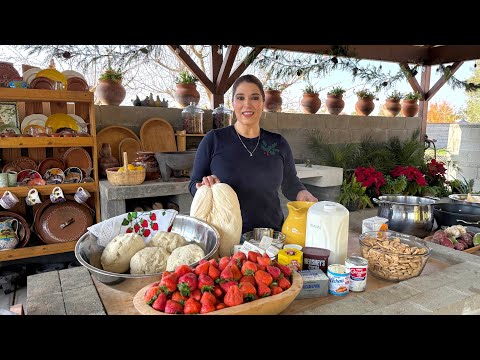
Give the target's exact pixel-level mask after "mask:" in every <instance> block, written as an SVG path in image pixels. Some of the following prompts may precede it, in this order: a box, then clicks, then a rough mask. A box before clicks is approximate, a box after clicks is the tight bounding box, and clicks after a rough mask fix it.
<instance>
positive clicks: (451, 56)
mask: <svg viewBox="0 0 480 360" xmlns="http://www.w3.org/2000/svg"><path fill="white" fill-rule="evenodd" d="M168 46H169V47H170V49H171V50H172V51H173V53H174V54H175V55H176V56H177V57H178V58H179V59H180V60H181V61H182V62H183V63H184V64H185V66H186V67H187V68H188V69H189V70H190V71H191V72H192V73H193V74H194V75H195V76H196V77H197V78H198V80H199V81H200V82H201V83H202V84H203V86H205V88H206V89H207V90H208V91H209V93H210V102H211V105H212V108H215V107H217V106H218V105H219V104H221V103H223V102H224V95H225V93H226V92H227V90H228V89H229V88H230V87H231V86H232V84H233V83H234V81H235V80H236V79H237V78H238V77H240V76H241V75H242V74H243V72H244V71H245V70H246V68H247V67H248V65H246V64H250V63H251V62H252V61H253V60H254V59H255V58H256V57H257V56H258V54H260V52H261V51H262V50H263V49H276V50H285V51H295V52H303V53H311V54H324V55H332V50H333V49H335V48H336V47H338V45H255V46H254V47H253V49H252V51H251V52H250V53H249V54H248V55H247V56H246V57H245V59H244V61H242V62H241V63H240V64H239V65H238V66H237V67H236V68H235V69H232V68H233V64H234V62H235V58H236V56H237V53H238V50H239V48H240V45H228V47H227V49H226V51H225V54H224V55H223V54H221V53H220V54H219V53H218V51H217V50H218V48H219V46H221V45H210V46H211V52H210V58H211V63H212V67H211V73H210V74H209V75H207V74H205V73H204V72H203V71H202V70H201V69H200V68H199V67H198V65H197V64H196V63H195V61H194V60H193V59H192V58H191V57H190V56H189V55H188V54H187V53H186V52H185V50H183V48H182V47H181V46H180V45H168ZM343 46H344V47H346V48H348V49H349V53H351V54H354V57H355V58H357V59H365V60H378V61H389V62H395V63H398V64H399V65H400V66H402V67H403V68H404V69H405V70H407V71H409V72H410V73H411V72H412V70H411V67H410V65H411V64H415V65H421V66H422V71H421V77H420V83H418V81H417V80H416V79H415V76H410V77H409V78H408V82H409V83H410V86H411V87H412V89H413V90H414V91H417V92H419V93H420V94H421V95H422V99H421V100H420V109H419V113H418V114H419V116H420V117H421V118H422V129H421V130H422V134H421V136H422V139H423V137H424V135H425V133H426V128H427V112H428V102H429V101H430V100H431V99H432V97H433V96H434V95H435V94H436V93H437V92H438V91H439V90H440V89H441V88H442V86H443V85H445V83H446V82H447V80H448V79H447V78H446V77H445V75H443V76H442V77H441V78H440V79H439V80H438V81H437V82H436V83H435V84H434V85H433V86H430V77H431V71H432V66H433V65H439V64H450V63H451V65H450V74H451V75H453V74H454V73H455V72H456V71H457V70H458V69H459V68H460V66H462V65H463V63H464V62H465V61H468V60H476V59H480V45H343ZM337 56H340V55H337ZM347 56H348V55H347ZM352 57H353V56H352ZM247 59H248V61H246V60H247ZM412 75H413V74H412Z"/></svg>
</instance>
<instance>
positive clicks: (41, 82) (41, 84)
mask: <svg viewBox="0 0 480 360" xmlns="http://www.w3.org/2000/svg"><path fill="white" fill-rule="evenodd" d="M35 76H37V74H36V75H35ZM54 85H55V84H54V82H53V81H52V80H50V79H49V78H46V77H44V76H40V77H35V78H34V79H33V80H32V81H31V82H30V88H31V89H44V90H53V89H54Z"/></svg>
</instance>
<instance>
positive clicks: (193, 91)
mask: <svg viewBox="0 0 480 360" xmlns="http://www.w3.org/2000/svg"><path fill="white" fill-rule="evenodd" d="M175 100H176V101H177V103H178V105H180V107H181V108H184V107H186V106H188V105H190V103H191V102H194V103H195V104H197V105H198V102H199V101H200V93H199V92H198V91H197V85H195V84H177V89H176V90H175Z"/></svg>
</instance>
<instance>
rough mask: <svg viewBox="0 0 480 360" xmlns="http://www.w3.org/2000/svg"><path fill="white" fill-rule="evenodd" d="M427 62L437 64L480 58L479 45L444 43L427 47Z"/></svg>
mask: <svg viewBox="0 0 480 360" xmlns="http://www.w3.org/2000/svg"><path fill="white" fill-rule="evenodd" d="M428 59H429V60H428V64H430V65H438V64H445V63H451V62H460V61H468V60H477V59H480V45H444V46H437V47H432V48H430V49H429V55H428Z"/></svg>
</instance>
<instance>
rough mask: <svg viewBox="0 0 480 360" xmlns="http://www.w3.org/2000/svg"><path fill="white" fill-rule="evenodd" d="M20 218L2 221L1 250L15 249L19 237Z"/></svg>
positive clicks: (0, 233) (0, 229)
mask: <svg viewBox="0 0 480 360" xmlns="http://www.w3.org/2000/svg"><path fill="white" fill-rule="evenodd" d="M17 233H18V220H17V219H15V218H9V219H5V220H3V221H0V250H7V249H14V248H15V247H16V246H17V245H18V243H19V242H20V240H19V239H18V235H17Z"/></svg>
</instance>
